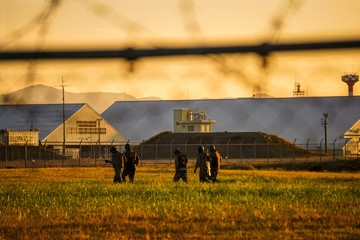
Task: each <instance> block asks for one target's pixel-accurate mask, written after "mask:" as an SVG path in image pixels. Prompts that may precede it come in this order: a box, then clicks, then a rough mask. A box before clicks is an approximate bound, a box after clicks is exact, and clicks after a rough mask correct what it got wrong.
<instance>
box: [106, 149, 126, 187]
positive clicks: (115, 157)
mask: <svg viewBox="0 0 360 240" xmlns="http://www.w3.org/2000/svg"><path fill="white" fill-rule="evenodd" d="M110 152H111V161H109V160H105V163H111V164H112V165H113V167H114V170H115V176H114V183H121V176H120V174H121V168H122V167H123V162H124V155H123V154H121V153H120V152H118V151H117V150H116V148H115V147H111V148H110Z"/></svg>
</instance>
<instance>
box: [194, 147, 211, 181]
mask: <svg viewBox="0 0 360 240" xmlns="http://www.w3.org/2000/svg"><path fill="white" fill-rule="evenodd" d="M197 168H200V172H199V179H200V182H211V173H210V157H209V155H208V154H207V153H205V152H204V146H201V145H200V146H199V147H198V155H197V159H196V164H195V170H194V173H196V169H197Z"/></svg>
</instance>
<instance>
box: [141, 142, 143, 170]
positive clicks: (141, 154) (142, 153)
mask: <svg viewBox="0 0 360 240" xmlns="http://www.w3.org/2000/svg"><path fill="white" fill-rule="evenodd" d="M142 161H143V144H140V165H141V166H142Z"/></svg>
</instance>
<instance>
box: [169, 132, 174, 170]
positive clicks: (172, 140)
mask: <svg viewBox="0 0 360 240" xmlns="http://www.w3.org/2000/svg"><path fill="white" fill-rule="evenodd" d="M173 142H174V138H172V139H171V142H170V158H169V164H171V158H172V152H173V151H172V144H173Z"/></svg>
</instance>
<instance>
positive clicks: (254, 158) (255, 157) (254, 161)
mask: <svg viewBox="0 0 360 240" xmlns="http://www.w3.org/2000/svg"><path fill="white" fill-rule="evenodd" d="M255 161H256V139H255V141H254V163H255Z"/></svg>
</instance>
